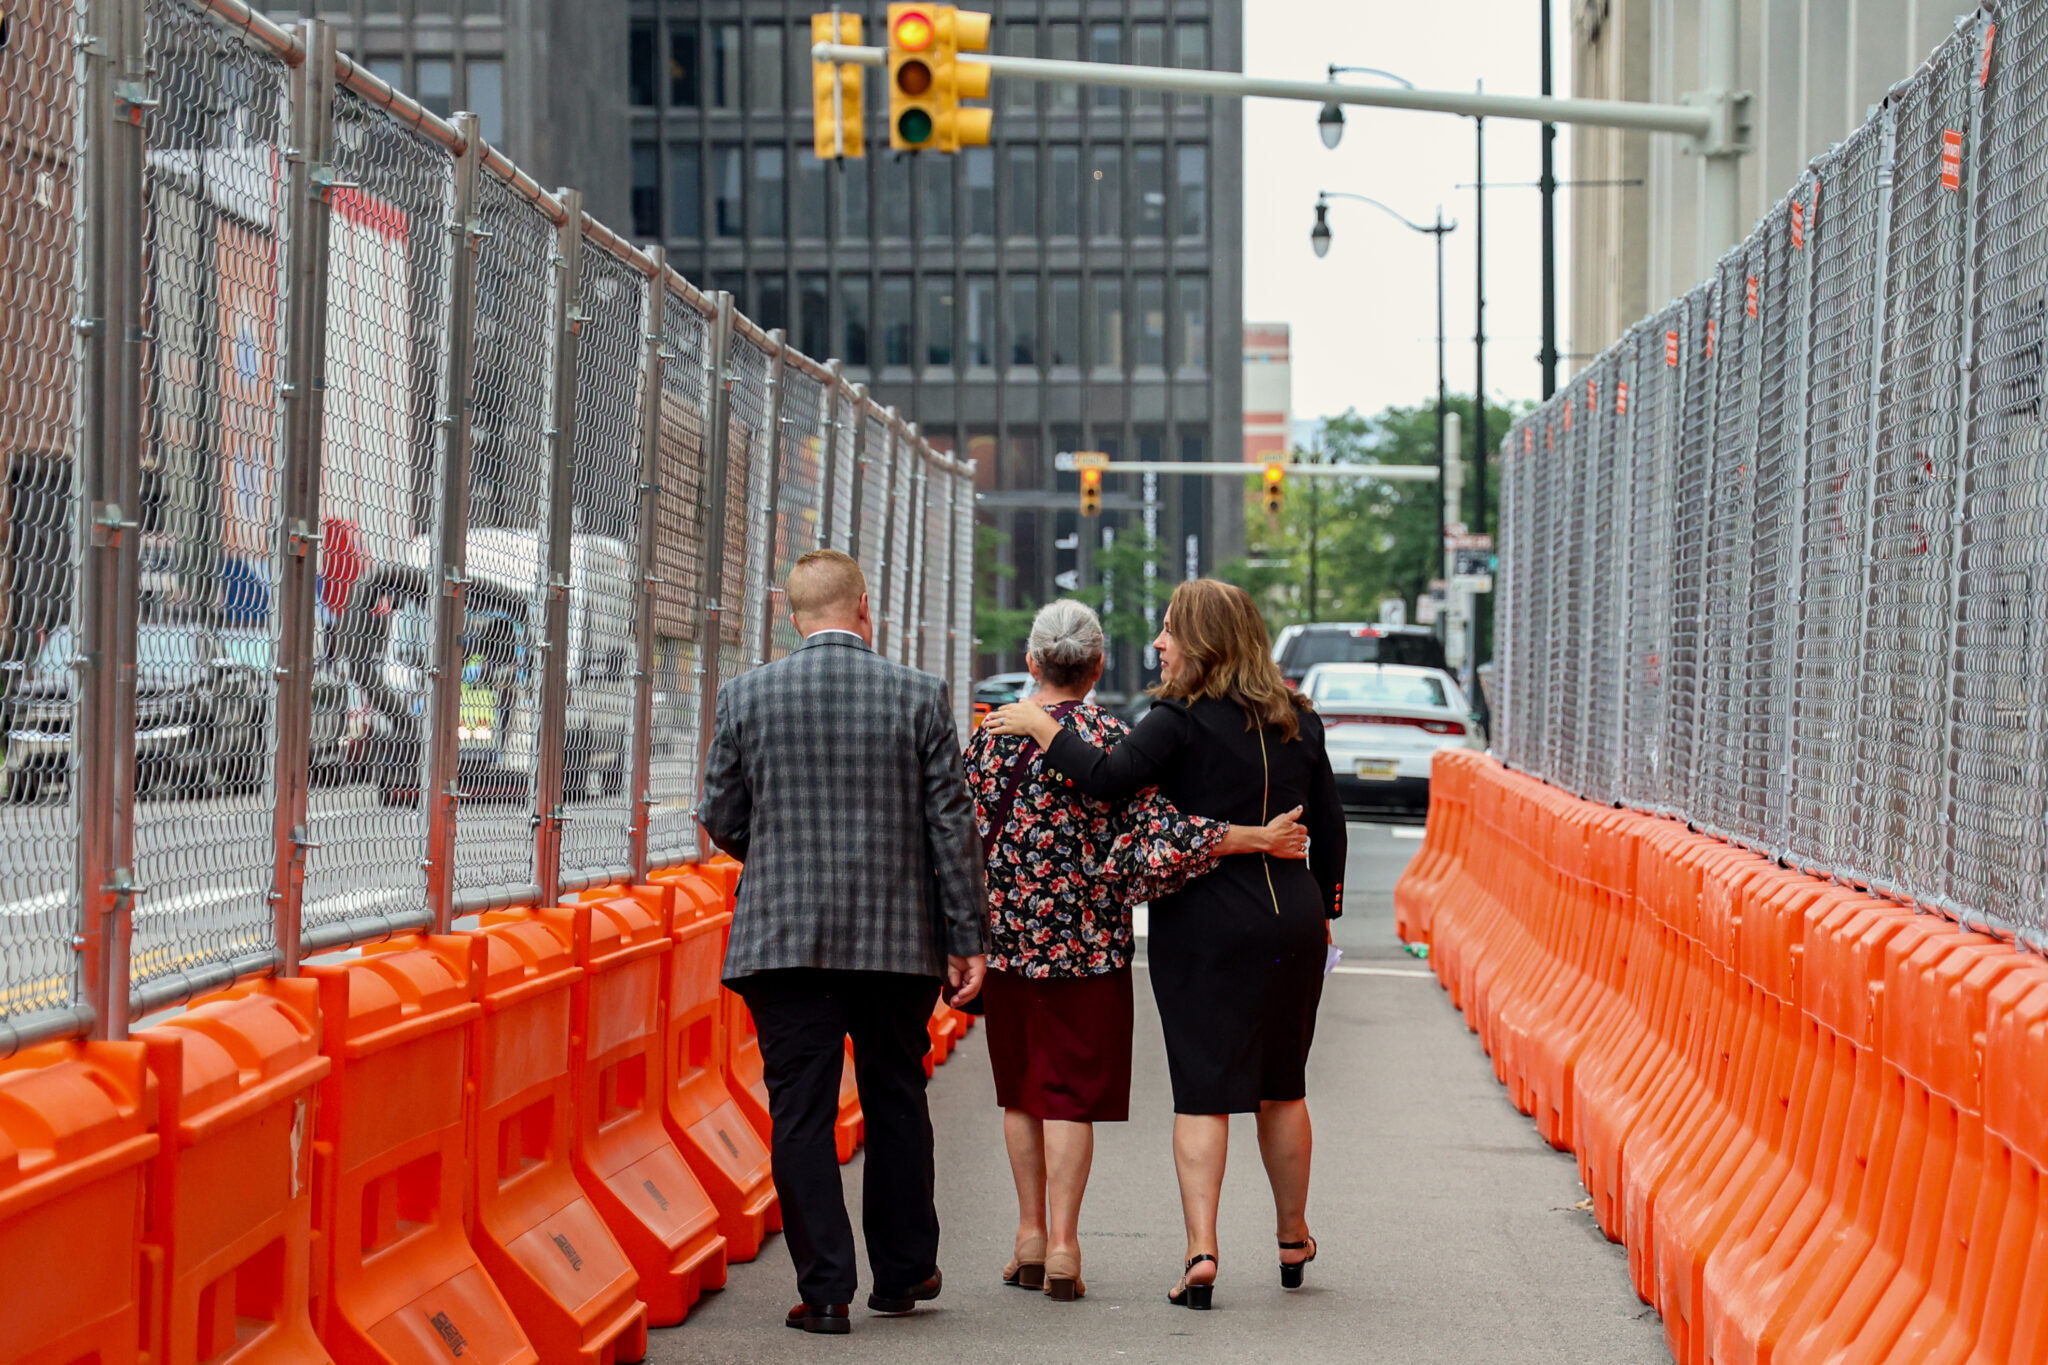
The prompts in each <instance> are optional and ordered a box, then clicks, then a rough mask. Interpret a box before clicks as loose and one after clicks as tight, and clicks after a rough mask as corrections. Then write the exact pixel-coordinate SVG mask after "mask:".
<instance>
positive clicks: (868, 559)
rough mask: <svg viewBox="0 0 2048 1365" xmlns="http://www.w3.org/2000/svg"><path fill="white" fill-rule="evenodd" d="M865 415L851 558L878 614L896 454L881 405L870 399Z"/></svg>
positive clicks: (883, 583)
mask: <svg viewBox="0 0 2048 1365" xmlns="http://www.w3.org/2000/svg"><path fill="white" fill-rule="evenodd" d="M866 417H867V420H866V424H865V426H864V428H863V431H862V438H861V449H860V464H859V468H858V470H857V471H856V474H855V484H854V486H855V487H856V488H857V489H858V490H859V496H858V498H857V499H856V501H857V502H858V504H859V505H858V506H857V507H856V508H855V509H854V512H855V515H856V516H857V517H858V519H859V522H858V525H856V526H855V527H854V528H853V535H854V537H855V547H856V548H855V552H854V558H856V559H858V560H859V561H860V567H861V568H862V570H863V571H865V572H866V574H867V578H868V596H869V598H870V599H871V600H872V602H873V603H874V606H875V611H876V614H877V616H878V617H879V615H880V613H881V612H882V610H883V594H884V593H885V592H886V591H887V579H886V577H885V576H884V574H883V572H882V568H883V564H884V561H886V560H887V559H888V530H889V476H890V463H889V462H890V460H891V458H892V457H893V456H894V454H895V451H896V443H895V440H894V438H893V436H892V435H891V432H890V429H889V418H888V416H887V415H886V414H885V413H884V412H883V411H882V409H881V408H879V407H877V406H876V405H875V404H874V403H873V402H870V403H869V404H868V408H867V414H866ZM877 624H880V623H879V621H877Z"/></svg>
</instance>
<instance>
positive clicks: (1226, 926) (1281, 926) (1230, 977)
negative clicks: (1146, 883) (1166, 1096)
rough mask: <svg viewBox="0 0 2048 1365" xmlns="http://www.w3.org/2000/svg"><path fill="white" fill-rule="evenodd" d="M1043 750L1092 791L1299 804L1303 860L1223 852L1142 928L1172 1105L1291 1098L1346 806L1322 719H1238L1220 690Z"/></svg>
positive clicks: (1214, 808) (1242, 810) (1220, 1105)
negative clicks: (1295, 729) (1131, 725)
mask: <svg viewBox="0 0 2048 1365" xmlns="http://www.w3.org/2000/svg"><path fill="white" fill-rule="evenodd" d="M1046 763H1047V765H1048V766H1049V767H1052V768H1055V769H1057V770H1059V771H1060V772H1062V773H1064V774H1065V775H1066V777H1067V778H1068V779H1069V780H1071V781H1072V782H1073V784H1074V787H1075V789H1076V790H1078V791H1080V792H1082V793H1083V794H1085V795H1087V796H1092V797H1094V798H1096V799H1097V800H1103V801H1116V800H1121V799H1123V798H1124V797H1127V796H1129V795H1131V794H1132V793H1133V792H1136V791H1138V790H1139V789H1140V788H1143V787H1150V786H1155V785H1156V786H1157V787H1158V788H1159V794H1160V795H1161V796H1163V797H1165V798H1166V799H1167V800H1168V801H1171V802H1172V803H1173V804H1174V806H1175V807H1177V808H1178V809H1180V810H1181V811H1182V812H1184V813H1186V814H1188V815H1204V816H1208V817H1210V818H1211V819H1215V820H1225V821H1229V822H1230V823H1232V824H1239V825H1263V824H1264V823H1266V821H1268V820H1270V819H1272V818H1273V817H1274V816H1275V815H1278V814H1280V813H1281V812H1282V811H1286V810H1291V809H1292V808H1294V807H1295V806H1300V807H1302V823H1303V824H1304V825H1305V826H1307V828H1308V832H1309V857H1308V861H1307V862H1306V863H1303V862H1300V861H1297V860H1293V859H1286V858H1273V857H1269V856H1268V855H1266V854H1263V853H1252V854H1242V855H1237V856H1233V857H1228V858H1223V859H1221V860H1220V861H1218V863H1217V864H1216V869H1215V870H1214V871H1213V872H1210V873H1209V874H1207V875H1206V876H1202V877H1198V878H1196V879H1195V880H1193V881H1191V882H1189V883H1188V884H1187V886H1186V887H1185V888H1183V889H1182V890H1180V891H1178V892H1176V893H1174V894H1173V895H1171V896H1162V897H1160V898H1159V899H1157V900H1155V901H1153V902H1152V934H1151V943H1150V955H1151V976H1152V993H1153V995H1154V997H1155V998H1156V999H1157V1000H1158V1002H1159V1018H1160V1022H1161V1023H1162V1024H1163V1025H1164V1027H1165V1031H1166V1063H1167V1070H1168V1072H1169V1073H1170V1074H1171V1076H1172V1078H1173V1108H1174V1112H1176V1113H1181V1114H1242V1113H1250V1112H1254V1111H1256V1110H1257V1109H1258V1107H1259V1102H1260V1101H1261V1100H1298V1099H1301V1098H1302V1097H1303V1096H1304V1095H1306V1094H1307V1085H1308V1082H1307V1066H1308V1050H1309V1044H1310V1042H1311V1041H1312V1040H1313V1039H1314V1037H1315V1027H1316V1005H1317V1004H1318V1002H1319V1001H1320V1000H1321V999H1322V993H1323V962H1324V957H1325V953H1326V936H1327V925H1326V924H1325V920H1328V919H1334V918H1336V917H1337V915H1338V914H1340V913H1342V909H1343V899H1342V892H1343V879H1344V855H1345V839H1344V808H1343V805H1342V803H1341V802H1340V800H1339V798H1338V796H1337V781H1336V778H1335V777H1334V776H1332V774H1331V772H1330V759H1329V755H1328V754H1327V753H1326V752H1325V751H1324V748H1323V723H1322V720H1321V719H1320V718H1319V717H1318V716H1316V715H1315V713H1314V712H1312V711H1303V712H1302V713H1301V733H1300V734H1299V736H1298V737H1297V738H1295V739H1294V740H1291V741H1283V740H1282V739H1281V738H1280V734H1279V731H1278V730H1276V729H1274V728H1273V727H1271V726H1268V727H1266V728H1265V729H1264V730H1259V729H1247V728H1246V726H1245V713H1244V712H1243V711H1242V710H1240V709H1239V708H1238V707H1237V706H1236V705H1235V704H1234V703H1231V702H1227V701H1206V700H1205V701H1198V702H1194V703H1192V704H1189V703H1186V702H1179V701H1162V702H1160V703H1158V704H1157V705H1155V706H1154V707H1153V708H1152V710H1151V712H1150V713H1149V714H1147V715H1146V717H1145V718H1144V719H1143V720H1142V721H1140V722H1138V725H1137V728H1136V729H1134V730H1133V731H1132V732H1131V735H1130V737H1129V738H1128V739H1126V740H1124V742H1123V743H1121V744H1119V745H1117V746H1116V748H1114V749H1109V750H1104V749H1098V748H1096V747H1095V746H1094V745H1092V744H1089V743H1088V742H1087V741H1086V740H1084V739H1082V738H1081V737H1080V736H1078V735H1076V734H1075V733H1074V732H1073V731H1072V730H1062V731H1061V732H1060V734H1059V737H1058V738H1056V739H1055V740H1054V741H1053V743H1052V747H1051V748H1050V749H1048V750H1047V751H1046Z"/></svg>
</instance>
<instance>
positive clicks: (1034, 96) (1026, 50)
mask: <svg viewBox="0 0 2048 1365" xmlns="http://www.w3.org/2000/svg"><path fill="white" fill-rule="evenodd" d="M1003 55H1004V56H1006V57H1036V56H1037V55H1038V25H1037V24H1034V23H1031V22H1030V21H1028V20H1027V21H1025V22H1023V23H1013V24H1010V25H1009V26H1008V27H1006V28H1004V30H1003ZM995 83H996V84H997V85H998V86H999V87H1001V91H1002V101H1003V107H1004V108H1006V109H1013V110H1015V111H1017V112H1018V113H1026V114H1028V113H1031V112H1032V111H1034V110H1035V109H1037V108H1038V82H1037V81H1022V80H1004V79H1003V78H1002V77H1001V76H998V77H996V82H995Z"/></svg>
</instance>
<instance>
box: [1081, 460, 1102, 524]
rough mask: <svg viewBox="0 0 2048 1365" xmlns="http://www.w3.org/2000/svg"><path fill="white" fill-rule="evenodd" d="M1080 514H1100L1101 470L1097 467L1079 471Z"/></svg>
mask: <svg viewBox="0 0 2048 1365" xmlns="http://www.w3.org/2000/svg"><path fill="white" fill-rule="evenodd" d="M1081 515H1082V516H1084V517H1099V516H1101V515H1102V471H1101V470H1099V469H1083V470H1082V471H1081Z"/></svg>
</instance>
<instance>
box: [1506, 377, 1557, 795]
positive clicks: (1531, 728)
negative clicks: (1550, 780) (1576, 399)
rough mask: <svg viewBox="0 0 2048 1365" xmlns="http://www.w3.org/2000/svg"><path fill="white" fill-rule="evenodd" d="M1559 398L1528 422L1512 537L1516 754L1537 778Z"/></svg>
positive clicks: (1546, 720) (1545, 694)
mask: <svg viewBox="0 0 2048 1365" xmlns="http://www.w3.org/2000/svg"><path fill="white" fill-rule="evenodd" d="M1562 407H1563V402H1562V400H1560V399H1558V398H1556V397H1554V396H1553V397H1552V398H1551V399H1550V401H1549V402H1547V403H1545V404H1544V405H1543V407H1541V408H1540V409H1538V410H1537V413H1536V415H1535V416H1533V417H1531V418H1530V429H1531V434H1532V435H1533V437H1534V440H1533V442H1532V444H1533V445H1534V447H1535V448H1534V450H1532V451H1531V452H1530V453H1529V454H1528V455H1527V456H1525V457H1524V458H1525V460H1526V461H1527V465H1528V471H1527V474H1526V475H1525V477H1524V480H1523V492H1524V496H1523V499H1522V506H1521V511H1520V513H1519V515H1518V518H1517V521H1516V530H1515V534H1516V536H1517V537H1518V538H1519V540H1520V548H1519V549H1517V550H1516V551H1515V553H1516V556H1517V558H1516V561H1515V562H1516V563H1517V564H1518V565H1520V566H1521V567H1520V568H1519V569H1518V570H1517V572H1518V573H1519V574H1520V575H1521V579H1522V581H1521V582H1520V583H1519V584H1517V585H1516V589H1515V592H1516V597H1515V601H1516V604H1517V605H1516V608H1515V609H1516V611H1517V612H1519V613H1520V614H1521V617H1522V619H1523V621H1524V622H1525V625H1524V627H1523V629H1522V631H1521V643H1522V655H1521V660H1520V663H1519V665H1518V674H1519V679H1518V682H1517V686H1518V687H1519V688H1520V689H1521V701H1520V703H1519V706H1518V708H1517V711H1516V719H1515V726H1514V729H1515V738H1514V745H1515V754H1516V755H1517V758H1518V761H1519V762H1520V764H1521V766H1522V768H1523V770H1524V771H1527V772H1531V773H1534V774H1536V775H1537V776H1539V777H1548V776H1549V774H1550V755H1549V748H1548V740H1549V736H1550V709H1549V708H1550V701H1549V698H1550V687H1551V677H1550V662H1551V660H1550V639H1551V634H1550V628H1551V612H1552V611H1553V610H1554V608H1555V605H1556V604H1555V594H1554V593H1553V592H1552V591H1551V572H1552V567H1553V566H1552V555H1551V553H1550V549H1551V546H1550V529H1551V528H1550V522H1549V496H1550V486H1551V484H1552V482H1553V481H1554V480H1555V477H1556V473H1557V470H1558V453H1557V424H1558V422H1559V421H1560V420H1561V419H1560V417H1559V410H1560V409H1561V408H1562Z"/></svg>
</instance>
